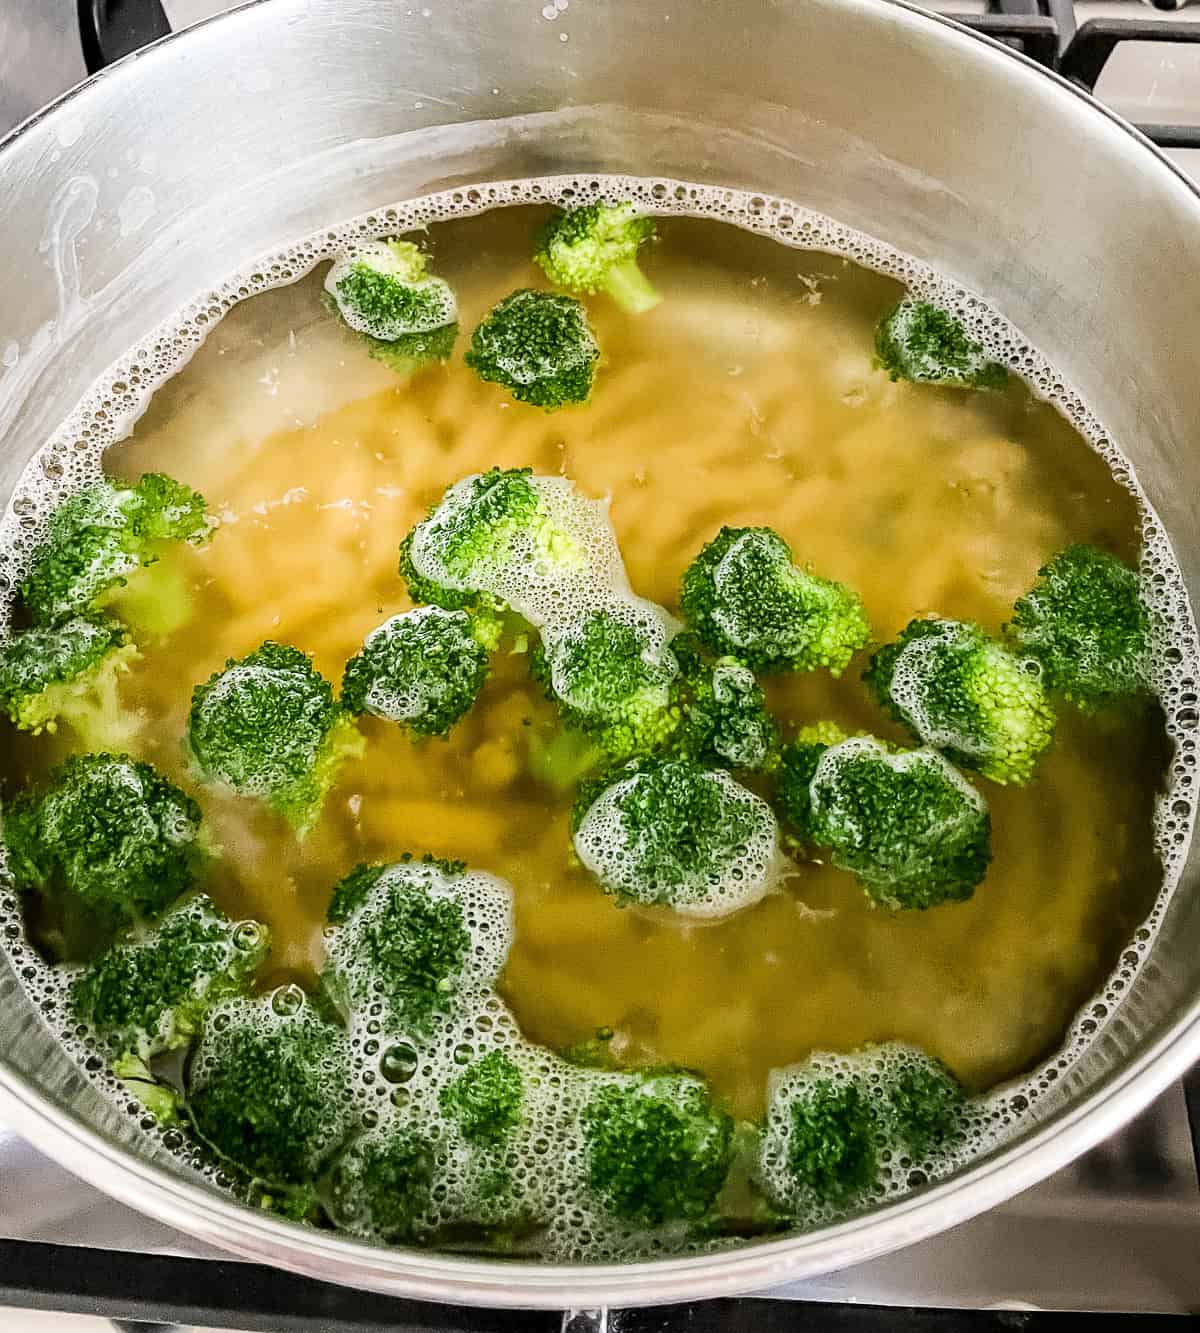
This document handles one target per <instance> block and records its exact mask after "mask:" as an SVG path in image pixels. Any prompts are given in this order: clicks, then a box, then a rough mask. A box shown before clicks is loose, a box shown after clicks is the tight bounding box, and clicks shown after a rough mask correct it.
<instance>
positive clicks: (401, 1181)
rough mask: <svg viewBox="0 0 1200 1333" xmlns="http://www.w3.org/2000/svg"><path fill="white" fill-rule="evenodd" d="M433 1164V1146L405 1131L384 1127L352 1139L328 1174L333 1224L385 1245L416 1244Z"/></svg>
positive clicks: (394, 1125) (390, 1125)
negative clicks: (385, 1243) (412, 1242)
mask: <svg viewBox="0 0 1200 1333" xmlns="http://www.w3.org/2000/svg"><path fill="white" fill-rule="evenodd" d="M436 1162H437V1158H436V1151H435V1145H434V1143H433V1142H432V1141H431V1140H430V1139H428V1138H427V1137H426V1136H425V1135H424V1134H421V1133H420V1132H419V1131H418V1130H416V1129H414V1128H412V1127H411V1126H408V1125H404V1124H397V1123H395V1122H389V1123H388V1124H385V1125H384V1126H382V1127H381V1128H379V1129H377V1130H373V1131H371V1132H370V1133H368V1134H365V1135H363V1136H362V1137H360V1138H357V1139H355V1140H354V1142H353V1143H351V1144H350V1145H349V1147H347V1148H346V1149H345V1150H344V1151H343V1152H342V1153H341V1154H340V1156H339V1157H338V1159H337V1160H336V1161H335V1162H334V1164H333V1167H332V1168H331V1170H330V1172H329V1200H330V1211H331V1214H332V1216H333V1219H334V1221H335V1222H336V1223H337V1225H338V1226H339V1227H342V1228H343V1229H344V1230H346V1231H349V1232H352V1233H353V1234H355V1235H358V1236H366V1237H369V1238H370V1239H372V1240H382V1241H386V1242H388V1243H390V1244H396V1243H397V1242H400V1241H406V1240H414V1239H417V1238H419V1237H420V1236H421V1234H422V1232H423V1230H424V1226H423V1215H424V1214H425V1213H426V1212H427V1211H428V1209H429V1204H430V1197H431V1188H432V1186H433V1181H434V1175H435V1169H436Z"/></svg>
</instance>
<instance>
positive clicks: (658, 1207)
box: [581, 1075, 733, 1227]
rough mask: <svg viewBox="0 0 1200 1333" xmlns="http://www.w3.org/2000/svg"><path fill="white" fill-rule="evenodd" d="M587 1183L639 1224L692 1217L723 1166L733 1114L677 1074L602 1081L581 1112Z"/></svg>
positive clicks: (708, 1205)
mask: <svg viewBox="0 0 1200 1333" xmlns="http://www.w3.org/2000/svg"><path fill="white" fill-rule="evenodd" d="M581 1118H582V1122H583V1138H584V1145H585V1148H586V1152H587V1179H588V1184H589V1185H590V1186H591V1188H592V1189H593V1190H595V1192H596V1193H597V1195H599V1197H600V1199H601V1200H602V1201H603V1203H604V1204H605V1206H606V1207H607V1208H608V1209H609V1210H610V1211H611V1212H613V1213H615V1214H616V1215H617V1216H618V1217H619V1218H621V1219H623V1220H624V1221H626V1222H632V1223H634V1224H636V1225H638V1226H651V1227H654V1226H662V1225H663V1224H664V1223H666V1222H691V1223H696V1222H699V1221H701V1220H703V1218H704V1217H705V1216H706V1215H707V1214H708V1213H709V1212H710V1211H711V1209H712V1206H713V1202H714V1200H715V1199H716V1197H717V1194H718V1193H719V1192H720V1189H721V1186H722V1184H723V1183H724V1181H725V1176H726V1173H727V1172H728V1170H729V1164H730V1158H731V1147H730V1145H731V1140H732V1137H733V1121H732V1119H731V1118H730V1117H729V1116H728V1115H726V1114H725V1113H724V1112H723V1111H719V1110H717V1109H716V1108H715V1107H714V1106H713V1104H712V1102H711V1100H710V1099H709V1096H708V1093H707V1091H706V1089H705V1088H704V1085H703V1084H702V1083H700V1082H698V1081H697V1080H696V1079H693V1078H688V1077H685V1076H682V1075H655V1076H650V1077H625V1078H623V1079H622V1080H621V1081H620V1082H613V1083H605V1084H604V1085H603V1086H602V1087H600V1089H599V1090H598V1091H597V1092H596V1093H594V1094H593V1095H592V1097H591V1098H590V1099H589V1101H588V1103H587V1105H586V1106H585V1107H584V1109H583V1112H582V1117H581Z"/></svg>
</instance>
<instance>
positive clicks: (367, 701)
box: [342, 606, 488, 736]
mask: <svg viewBox="0 0 1200 1333" xmlns="http://www.w3.org/2000/svg"><path fill="white" fill-rule="evenodd" d="M487 674H488V654H487V649H486V648H485V647H484V646H483V645H482V644H481V643H480V642H479V641H478V639H477V638H476V637H475V634H474V626H473V622H472V618H471V617H470V616H469V615H468V614H467V613H466V612H465V611H444V610H442V608H441V607H438V606H422V607H418V608H417V610H415V611H406V612H405V613H404V614H403V615H399V616H393V617H392V618H391V620H386V621H384V623H383V624H382V625H380V626H379V628H378V629H375V630H372V631H371V633H370V634H368V635H367V638H366V641H365V642H364V644H363V647H362V651H361V652H360V653H358V654H357V656H355V657H352V658H351V659H350V661H349V662H347V663H346V672H345V675H344V676H343V677H342V703H343V704H344V705H345V706H346V707H347V708H348V709H349V710H350V711H351V712H352V713H370V714H371V715H372V716H373V717H381V718H384V719H386V720H387V721H389V722H402V723H404V724H405V725H406V726H408V727H410V728H411V729H412V730H413V731H415V732H416V733H417V734H418V735H421V736H445V735H446V733H447V732H448V731H449V730H450V728H451V727H452V726H453V725H454V724H455V723H456V722H457V721H458V720H459V718H461V717H463V716H464V714H466V713H467V712H468V711H469V710H470V708H471V705H472V704H474V702H475V700H476V699H477V698H478V696H479V691H480V690H481V689H482V688H483V683H484V681H485V680H486V679H487Z"/></svg>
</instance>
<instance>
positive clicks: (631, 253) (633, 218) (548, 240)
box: [533, 203, 662, 315]
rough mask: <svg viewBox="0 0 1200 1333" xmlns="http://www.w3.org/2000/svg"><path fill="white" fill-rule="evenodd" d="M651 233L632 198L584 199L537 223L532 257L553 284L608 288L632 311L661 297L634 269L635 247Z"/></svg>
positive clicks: (587, 291)
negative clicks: (628, 200)
mask: <svg viewBox="0 0 1200 1333" xmlns="http://www.w3.org/2000/svg"><path fill="white" fill-rule="evenodd" d="M653 235H654V219H653V218H648V217H644V216H642V215H641V214H639V213H638V211H637V209H636V208H635V207H634V205H633V204H631V203H623V204H587V205H585V206H584V207H583V208H572V209H570V210H569V211H568V212H565V213H556V214H555V215H554V216H553V217H552V218H551V219H550V221H549V222H547V223H546V225H545V226H544V227H543V228H542V230H541V232H540V233H539V235H538V237H537V239H536V241H535V243H534V251H533V257H534V260H535V261H536V263H538V264H539V265H540V266H541V268H542V271H543V272H544V273H545V275H546V276H547V277H548V278H549V279H550V281H551V282H552V283H554V284H555V286H557V287H565V288H566V289H567V290H568V291H570V292H576V293H580V294H589V295H590V294H592V293H595V292H607V293H608V295H609V296H611V297H612V298H613V300H614V301H616V303H617V304H618V305H619V306H620V307H621V309H622V310H624V311H626V312H627V313H628V314H631V315H640V314H642V313H643V312H644V311H647V310H650V309H652V308H653V307H654V306H656V305H657V304H658V303H659V301H661V300H662V297H661V296H660V295H659V294H658V292H657V291H655V289H654V287H653V286H652V285H651V283H650V281H649V279H648V278H647V277H646V275H645V274H644V273H643V272H642V270H641V269H640V268H638V263H637V252H638V249H639V247H640V246H641V244H642V242H643V241H647V240H649V239H650V238H651V237H652V236H653Z"/></svg>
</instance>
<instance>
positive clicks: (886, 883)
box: [775, 726, 991, 908]
mask: <svg viewBox="0 0 1200 1333" xmlns="http://www.w3.org/2000/svg"><path fill="white" fill-rule="evenodd" d="M837 734H838V733H837V732H836V731H832V730H831V729H830V728H829V727H827V726H826V727H822V728H820V730H819V731H818V732H817V734H815V735H814V734H812V733H805V732H801V734H800V735H799V736H798V737H797V738H796V740H795V741H793V742H792V743H791V744H790V745H788V746H786V747H785V748H784V752H783V756H782V761H781V764H780V767H779V771H778V772H777V774H776V775H775V802H776V805H777V807H778V809H779V810H780V812H781V813H782V814H783V815H784V817H785V818H786V819H787V820H788V821H789V823H791V824H792V825H793V826H794V827H795V829H796V830H797V832H798V833H799V834H800V836H801V837H802V838H804V839H805V840H806V841H808V842H811V843H813V844H814V845H816V846H817V847H828V848H829V849H830V850H831V852H832V856H831V859H832V861H833V864H834V865H836V866H840V867H841V868H842V869H843V870H848V871H850V872H851V873H852V874H854V875H855V876H856V877H857V878H858V880H859V882H860V883H861V884H862V886H863V888H864V889H865V890H866V891H867V893H868V895H869V896H870V897H871V898H872V899H874V901H876V902H877V903H881V904H883V905H884V906H887V907H891V908H904V907H916V908H926V907H933V906H936V905H937V904H938V903H944V902H961V901H963V900H965V899H967V898H969V897H970V896H971V894H972V893H973V892H974V890H975V886H976V885H977V884H978V883H979V882H980V881H981V880H982V879H983V877H984V875H985V874H986V873H987V867H988V863H989V862H990V860H991V817H990V815H989V814H988V809H987V805H986V803H985V802H984V799H983V797H982V796H981V795H980V794H979V792H978V791H976V789H975V788H974V787H972V786H971V784H970V783H969V782H968V781H967V780H966V779H965V778H964V777H963V776H962V775H961V774H960V773H958V772H957V770H955V769H954V768H952V767H951V766H950V764H949V763H947V761H946V760H945V759H944V758H943V757H942V756H941V755H940V754H938V753H937V752H936V751H934V750H905V751H901V752H898V753H889V751H888V750H887V749H886V747H885V746H884V745H882V744H881V743H880V742H879V741H877V740H875V739H874V738H873V737H870V736H855V737H852V738H850V739H843V740H840V741H839V740H834V737H835V736H836V735H837Z"/></svg>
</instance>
